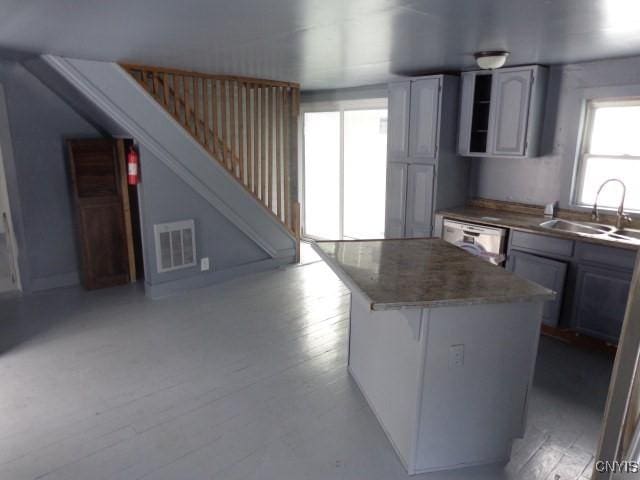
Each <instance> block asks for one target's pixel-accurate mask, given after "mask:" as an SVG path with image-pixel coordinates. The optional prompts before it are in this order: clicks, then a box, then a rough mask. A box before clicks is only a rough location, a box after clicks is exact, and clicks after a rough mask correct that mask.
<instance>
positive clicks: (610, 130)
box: [575, 99, 640, 212]
mask: <svg viewBox="0 0 640 480" xmlns="http://www.w3.org/2000/svg"><path fill="white" fill-rule="evenodd" d="M577 173H578V175H577V181H576V195H575V203H576V204H578V205H581V206H591V205H593V203H594V202H595V199H596V193H597V191H598V188H599V187H600V185H602V183H603V182H604V181H605V180H607V179H610V178H618V179H620V180H622V181H623V182H624V183H625V184H626V186H627V195H626V198H625V210H630V211H635V212H640V99H625V100H610V101H599V100H592V101H590V102H589V103H588V104H587V117H586V123H585V129H584V137H583V139H582V148H581V155H580V158H579V163H578V171H577ZM621 189H622V187H621V186H620V185H619V184H618V183H611V184H609V185H607V186H606V187H605V189H603V190H602V193H601V194H600V197H599V199H598V205H600V206H602V207H604V208H612V209H615V208H617V207H618V205H619V203H620V198H621V195H622V192H621Z"/></svg>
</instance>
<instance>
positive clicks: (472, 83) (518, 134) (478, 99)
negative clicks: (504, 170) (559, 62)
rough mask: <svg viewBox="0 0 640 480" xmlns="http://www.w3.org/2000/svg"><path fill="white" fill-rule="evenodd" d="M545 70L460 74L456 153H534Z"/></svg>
mask: <svg viewBox="0 0 640 480" xmlns="http://www.w3.org/2000/svg"><path fill="white" fill-rule="evenodd" d="M546 85H547V69H546V68H545V67H540V66H537V65H536V66H529V67H514V68H504V69H500V70H495V71H479V72H465V73H463V74H462V95H461V105H460V128H459V132H458V134H459V136H458V152H459V153H460V155H465V156H470V157H534V156H536V155H538V150H539V142H540V130H541V123H542V115H543V113H544V102H545V93H546Z"/></svg>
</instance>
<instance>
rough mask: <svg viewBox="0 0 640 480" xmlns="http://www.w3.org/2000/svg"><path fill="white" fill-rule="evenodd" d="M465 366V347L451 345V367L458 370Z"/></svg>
mask: <svg viewBox="0 0 640 480" xmlns="http://www.w3.org/2000/svg"><path fill="white" fill-rule="evenodd" d="M463 365H464V345H462V344H460V345H451V346H450V347H449V367H450V368H458V367H462V366H463Z"/></svg>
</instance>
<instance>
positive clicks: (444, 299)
mask: <svg viewBox="0 0 640 480" xmlns="http://www.w3.org/2000/svg"><path fill="white" fill-rule="evenodd" d="M314 248H315V249H316V251H317V252H318V253H319V254H320V256H321V257H323V258H324V259H325V260H326V261H327V262H328V263H329V264H330V266H331V267H332V268H333V269H334V271H336V273H337V274H338V275H339V276H341V277H342V278H343V279H345V280H347V281H350V282H351V283H352V284H353V285H354V286H356V287H357V288H358V289H359V290H360V291H361V292H362V293H363V294H364V295H365V296H366V297H368V301H369V302H370V303H371V309H372V310H389V309H400V308H407V307H413V308H423V307H427V308H429V307H443V306H452V305H474V304H490V303H514V302H525V301H536V300H552V299H553V298H554V297H555V293H554V292H552V291H551V290H548V289H546V288H544V287H541V286H540V285H537V284H535V283H532V282H529V281H528V280H524V279H523V278H520V277H517V276H515V275H514V274H512V273H510V272H507V271H506V270H505V269H503V268H501V267H497V266H495V265H492V264H490V263H488V262H486V261H484V260H481V259H480V258H478V257H475V256H473V255H471V254H470V253H468V252H466V251H464V250H462V249H460V248H457V247H455V246H453V245H451V244H449V243H446V242H444V241H442V240H440V239H437V238H428V239H401V240H362V241H322V242H316V243H314Z"/></svg>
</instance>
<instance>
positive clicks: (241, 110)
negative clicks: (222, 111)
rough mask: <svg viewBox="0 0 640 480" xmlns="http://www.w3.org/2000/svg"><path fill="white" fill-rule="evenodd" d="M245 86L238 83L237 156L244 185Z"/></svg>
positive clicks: (245, 183) (245, 181)
mask: <svg viewBox="0 0 640 480" xmlns="http://www.w3.org/2000/svg"><path fill="white" fill-rule="evenodd" d="M244 94H245V86H244V83H238V157H239V159H240V180H241V181H242V184H243V185H244V186H246V185H247V180H246V179H245V171H246V168H245V166H244V162H245V158H246V156H245V154H244V147H245V144H244V124H245V111H246V108H245V101H244V97H245V95H244Z"/></svg>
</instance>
